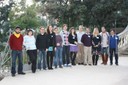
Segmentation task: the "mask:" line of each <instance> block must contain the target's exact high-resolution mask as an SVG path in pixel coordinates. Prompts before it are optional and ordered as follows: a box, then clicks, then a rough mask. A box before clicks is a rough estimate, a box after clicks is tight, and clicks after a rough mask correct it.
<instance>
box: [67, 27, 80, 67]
mask: <svg viewBox="0 0 128 85" xmlns="http://www.w3.org/2000/svg"><path fill="white" fill-rule="evenodd" d="M68 40H69V43H70V57H71V62H72V65H76V64H75V59H76V54H77V51H78V47H77V43H78V42H77V34H76V32H75V29H74V27H71V29H70V34H69V36H68Z"/></svg>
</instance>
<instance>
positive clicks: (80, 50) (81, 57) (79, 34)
mask: <svg viewBox="0 0 128 85" xmlns="http://www.w3.org/2000/svg"><path fill="white" fill-rule="evenodd" d="M83 34H84V32H83V26H82V25H80V26H79V31H78V32H77V40H78V53H77V58H76V61H77V63H78V64H79V65H81V64H84V45H83V43H82V42H81V38H82V36H83Z"/></svg>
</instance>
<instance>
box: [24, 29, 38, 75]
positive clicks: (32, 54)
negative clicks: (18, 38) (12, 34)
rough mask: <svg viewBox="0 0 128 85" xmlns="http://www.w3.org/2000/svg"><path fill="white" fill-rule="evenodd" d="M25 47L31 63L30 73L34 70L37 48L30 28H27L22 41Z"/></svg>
mask: <svg viewBox="0 0 128 85" xmlns="http://www.w3.org/2000/svg"><path fill="white" fill-rule="evenodd" d="M23 44H24V46H25V49H26V50H27V54H28V56H29V60H30V63H31V64H32V65H31V70H32V73H35V72H36V63H37V62H36V61H37V49H36V40H35V37H34V35H33V31H32V30H27V35H25V36H24V42H23Z"/></svg>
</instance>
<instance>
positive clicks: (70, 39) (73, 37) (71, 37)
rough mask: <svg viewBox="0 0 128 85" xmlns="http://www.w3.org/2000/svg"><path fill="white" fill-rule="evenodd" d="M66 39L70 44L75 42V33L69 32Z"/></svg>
mask: <svg viewBox="0 0 128 85" xmlns="http://www.w3.org/2000/svg"><path fill="white" fill-rule="evenodd" d="M68 41H69V43H70V44H75V42H77V34H75V36H72V34H69V36H68Z"/></svg>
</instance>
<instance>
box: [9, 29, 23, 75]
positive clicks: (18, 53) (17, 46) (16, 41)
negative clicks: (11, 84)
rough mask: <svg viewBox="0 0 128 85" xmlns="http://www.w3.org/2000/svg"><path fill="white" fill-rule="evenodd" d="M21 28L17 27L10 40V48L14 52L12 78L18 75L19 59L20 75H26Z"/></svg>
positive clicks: (12, 53)
mask: <svg viewBox="0 0 128 85" xmlns="http://www.w3.org/2000/svg"><path fill="white" fill-rule="evenodd" d="M20 32H21V28H20V27H16V28H15V32H14V33H13V34H12V35H11V36H10V38H9V46H10V48H11V50H12V52H11V56H12V57H11V58H12V66H11V74H12V77H14V76H15V74H16V60H17V58H18V74H21V75H25V73H24V72H23V55H22V46H23V36H22V34H21V33H20Z"/></svg>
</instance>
